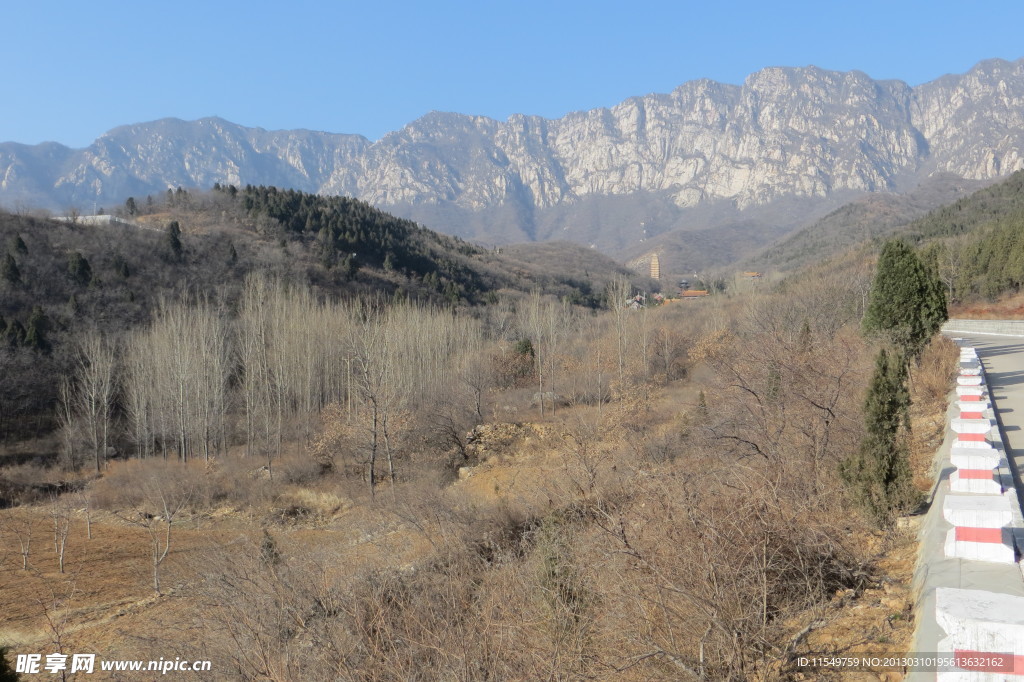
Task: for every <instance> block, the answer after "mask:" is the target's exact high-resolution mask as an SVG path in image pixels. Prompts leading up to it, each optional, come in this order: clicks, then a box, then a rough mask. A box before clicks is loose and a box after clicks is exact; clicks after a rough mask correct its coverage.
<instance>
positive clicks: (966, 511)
mask: <svg viewBox="0 0 1024 682" xmlns="http://www.w3.org/2000/svg"><path fill="white" fill-rule="evenodd" d="M1011 495H1013V493H1010V494H1007V495H1000V496H999V497H989V496H985V497H981V496H976V495H946V496H945V498H943V500H942V518H944V519H946V520H947V521H949V522H950V523H952V524H953V525H954V526H957V527H963V528H1002V527H1003V526H1008V525H1009V524H1010V523H1011V522H1012V521H1013V510H1012V507H1011V506H1010V504H1011V500H1010V496H1011Z"/></svg>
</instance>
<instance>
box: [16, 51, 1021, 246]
mask: <svg viewBox="0 0 1024 682" xmlns="http://www.w3.org/2000/svg"><path fill="white" fill-rule="evenodd" d="M1022 149H1024V60H1021V61H1016V62H1006V61H1002V60H991V61H985V62H981V63H980V64H978V65H977V66H975V67H974V68H973V69H972V70H971V71H970V72H968V73H966V74H963V75H949V76H943V77H942V78H939V79H938V80H935V81H932V82H930V83H926V84H924V85H921V86H918V87H910V86H909V85H907V84H906V83H903V82H900V81H875V80H872V79H871V78H869V77H868V76H866V75H865V74H863V73H860V72H858V71H851V72H847V73H840V72H834V71H824V70H822V69H818V68H815V67H806V68H767V69H764V70H762V71H759V72H757V73H755V74H753V75H751V76H750V77H748V78H747V79H746V81H745V82H744V83H743V85H726V84H721V83H716V82H713V81H708V80H699V81H693V82H689V83H686V84H684V85H681V86H680V87H678V88H677V89H676V90H674V91H673V92H672V93H670V94H655V95H647V96H644V97H635V98H631V99H629V100H626V101H625V102H623V103H621V104H619V105H617V106H615V107H612V108H611V109H595V110H591V111H585V112H577V113H571V114H568V115H566V116H564V117H562V118H560V119H554V120H551V119H543V118H540V117H536V116H523V115H515V116H512V117H511V118H509V119H508V120H507V121H504V122H501V121H496V120H493V119H489V118H485V117H481V116H466V115H462V114H445V113H431V114H428V115H427V116H424V117H423V118H420V119H418V120H416V121H413V122H412V123H410V124H409V125H407V126H405V127H404V128H402V129H401V130H398V131H395V132H392V133H389V134H388V135H386V136H385V137H383V138H382V139H380V140H378V141H377V142H370V141H369V140H367V139H366V138H364V137H361V136H358V135H337V134H328V133H320V132H311V131H305V130H299V131H266V130H262V129H258V128H244V127H242V126H238V125H235V124H232V123H229V122H227V121H224V120H221V119H216V118H208V119H202V120H199V121H195V122H184V121H180V120H176V119H164V120H161V121H156V122H152V123H144V124H138V125H131V126H124V127H120V128H115V129H114V130H112V131H110V132H109V133H107V134H105V135H103V136H102V137H100V138H99V139H98V140H96V142H94V143H93V144H92V145H91V146H89V147H88V148H86V149H80V150H72V149H68V148H66V147H63V146H61V145H58V144H54V143H48V144H42V145H37V146H26V145H20V144H15V143H4V144H0V203H3V204H4V205H7V206H8V207H14V206H17V205H29V206H43V207H49V208H53V209H63V208H65V207H68V206H78V207H80V208H82V209H84V210H89V209H91V208H92V206H93V204H94V202H97V203H98V204H99V205H100V206H108V207H110V206H113V205H115V204H119V203H121V202H122V201H123V200H124V199H125V198H126V197H128V196H130V195H133V196H136V197H144V196H145V195H146V194H151V193H155V192H161V191H166V189H167V188H169V187H177V186H179V185H181V186H185V187H209V186H211V185H212V184H213V183H214V182H221V183H231V184H236V185H244V184H272V185H277V186H280V187H292V188H296V189H302V190H305V191H310V192H320V193H327V194H337V193H340V194H347V195H352V196H356V197H359V198H362V199H365V200H367V201H369V202H371V203H373V204H375V205H377V206H380V207H383V208H385V209H387V210H389V211H391V212H393V213H396V214H398V215H402V216H405V217H410V218H413V219H416V220H419V221H420V222H423V223H425V224H427V225H428V226H431V227H434V228H436V229H440V230H442V231H446V232H449V233H454V234H458V235H461V236H464V237H471V238H478V239H483V240H489V241H496V242H508V241H523V240H547V239H553V238H558V239H571V240H574V241H578V242H581V243H594V244H597V245H598V246H600V247H602V248H605V249H608V250H619V251H623V250H625V251H630V250H632V251H636V250H637V249H642V248H644V246H643V245H642V240H646V239H651V238H654V237H656V236H658V235H664V234H665V233H668V232H671V231H682V232H695V231H696V232H706V231H707V230H709V229H712V228H717V227H719V226H729V227H730V229H731V230H732V232H735V231H736V230H737V229H738V230H739V231H740V232H741V233H743V234H748V235H749V242H750V244H749V246H756V245H757V243H761V244H763V243H765V242H766V241H768V240H769V239H771V238H773V237H775V236H778V235H779V234H781V233H783V232H785V231H787V230H790V229H792V228H794V227H796V226H797V225H798V224H800V222H801V220H802V219H804V218H808V217H811V216H812V215H815V212H817V215H821V214H823V213H824V212H827V210H828V209H829V208H831V207H834V206H835V205H837V203H838V202H839V201H840V200H844V199H848V198H851V197H853V196H856V195H858V194H862V193H864V192H874V191H880V190H888V191H893V190H901V189H904V188H909V187H913V186H915V185H917V184H918V183H919V182H921V181H922V180H923V179H924V178H927V177H928V176H930V175H932V174H934V173H950V174H954V175H956V176H959V177H961V178H966V179H969V180H984V179H991V178H995V177H999V176H1002V175H1006V174H1008V173H1010V172H1012V171H1014V170H1017V169H1019V168H1022V167H1024V161H1022V156H1024V151H1022ZM780 202H781V203H780ZM778 206H785V207H786V208H785V210H780V209H779V208H777V207H778ZM773 207H775V208H773ZM695 209H696V210H695ZM762 215H763V216H768V218H766V220H767V222H768V224H767V225H765V224H763V223H764V222H765V221H764V220H760V219H755V218H757V216H762ZM743 216H746V217H745V218H744V217H743ZM744 226H746V227H744ZM755 228H756V229H755ZM711 234H713V233H711Z"/></svg>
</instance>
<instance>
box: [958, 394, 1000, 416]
mask: <svg viewBox="0 0 1024 682" xmlns="http://www.w3.org/2000/svg"><path fill="white" fill-rule="evenodd" d="M972 398H973V400H972ZM956 406H957V408H958V409H959V410H960V411H962V412H984V411H985V410H991V409H992V404H991V403H990V402H989V401H988V399H987V398H984V397H982V396H980V395H965V396H960V400H957V401H956Z"/></svg>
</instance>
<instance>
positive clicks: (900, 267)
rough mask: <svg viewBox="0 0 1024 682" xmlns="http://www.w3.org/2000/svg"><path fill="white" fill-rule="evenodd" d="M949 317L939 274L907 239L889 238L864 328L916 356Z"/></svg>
mask: <svg viewBox="0 0 1024 682" xmlns="http://www.w3.org/2000/svg"><path fill="white" fill-rule="evenodd" d="M947 317H948V315H947V312H946V294H945V291H944V290H943V287H942V283H941V282H940V281H939V279H938V277H936V276H935V274H934V273H933V272H930V271H929V270H928V269H927V268H925V267H924V265H923V264H922V263H921V260H920V259H919V258H918V257H917V254H916V253H915V252H914V250H913V249H912V248H911V247H910V246H908V245H907V244H906V243H905V242H903V241H902V240H900V239H891V240H889V241H888V242H886V244H885V246H884V247H883V248H882V254H881V255H880V256H879V258H878V269H877V270H876V272H875V279H874V281H873V282H872V284H871V295H870V298H869V301H868V308H867V310H866V311H865V313H864V320H863V326H864V331H865V332H866V333H868V334H873V335H880V336H883V337H885V338H886V339H887V340H889V341H891V342H892V343H893V344H895V345H896V346H897V347H898V348H900V349H901V350H902V351H903V352H904V353H905V354H906V355H907V356H908V357H911V358H916V357H917V356H919V355H920V354H921V351H922V350H924V347H925V345H926V344H927V343H928V340H929V339H931V337H932V336H933V335H934V334H935V333H936V332H938V331H939V328H940V327H941V326H942V323H943V322H945V321H946V319H947Z"/></svg>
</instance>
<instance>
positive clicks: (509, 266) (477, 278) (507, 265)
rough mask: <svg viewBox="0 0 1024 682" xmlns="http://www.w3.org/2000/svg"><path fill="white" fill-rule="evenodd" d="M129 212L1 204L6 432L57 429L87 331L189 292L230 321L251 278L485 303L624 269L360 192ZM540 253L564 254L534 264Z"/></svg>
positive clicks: (0, 392) (443, 302) (593, 302)
mask: <svg viewBox="0 0 1024 682" xmlns="http://www.w3.org/2000/svg"><path fill="white" fill-rule="evenodd" d="M117 213H118V214H119V215H120V216H121V218H122V219H123V220H124V221H127V222H129V223H132V224H134V225H135V226H134V227H133V226H129V225H126V224H124V223H116V222H115V223H111V224H106V225H104V224H92V223H88V222H87V221H86V220H85V219H82V218H79V217H77V216H73V217H72V219H71V220H69V221H67V222H57V221H53V220H48V219H43V218H37V217H31V216H28V215H19V214H12V213H0V249H2V250H0V337H2V338H3V340H4V343H3V344H2V348H0V374H2V375H3V376H4V377H5V381H4V382H3V385H2V387H0V441H9V440H10V439H11V438H17V437H22V436H26V435H36V436H38V435H42V434H44V433H46V432H47V431H49V430H51V429H52V428H53V427H54V422H53V408H54V406H55V404H56V399H57V389H58V384H57V379H58V377H59V376H61V375H62V374H67V373H69V372H70V371H71V369H72V368H73V367H74V365H75V363H76V362H77V360H76V357H77V351H76V344H77V343H78V341H79V340H80V339H81V338H83V336H84V334H85V333H86V332H89V331H93V330H95V331H98V332H100V333H102V334H105V335H108V336H112V337H113V336H117V335H121V334H124V333H126V332H128V331H130V330H132V329H134V328H136V327H138V326H139V325H141V324H144V323H148V322H149V321H150V320H151V319H152V318H153V315H154V313H155V311H156V310H157V309H158V308H160V306H161V305H168V304H172V303H176V302H179V301H194V302H200V301H201V302H203V304H204V305H207V306H209V307H210V308H212V309H213V310H216V311H219V313H218V314H221V315H223V316H226V317H228V318H231V317H233V316H235V315H237V310H238V306H239V304H240V301H241V298H242V291H243V287H244V282H245V280H246V277H247V276H249V275H250V274H252V273H256V272H259V273H264V274H266V275H268V276H271V277H273V278H276V279H279V280H281V281H287V282H290V283H292V284H295V285H301V286H305V287H309V290H310V292H311V295H312V296H313V297H314V298H316V299H320V300H322V299H324V298H325V297H331V298H336V299H342V300H353V299H355V298H357V297H363V298H365V297H371V298H386V299H392V298H398V299H412V300H417V301H420V302H423V303H432V304H434V305H438V306H479V305H493V304H495V303H497V302H498V301H499V299H500V298H501V297H502V295H503V294H502V293H501V292H511V294H512V295H522V293H523V292H527V291H530V290H532V289H534V288H537V289H540V290H542V291H544V292H546V293H550V294H553V295H555V296H558V297H563V298H565V299H566V300H569V301H571V302H573V303H577V304H582V305H587V306H591V307H593V306H598V305H600V304H601V297H602V295H603V291H604V287H605V285H606V284H607V282H608V281H610V279H611V278H612V277H614V276H616V275H618V274H622V273H624V272H625V270H623V269H622V268H620V267H618V266H617V265H615V264H614V263H613V262H612V261H610V260H609V259H606V258H603V257H601V256H599V255H598V254H596V253H594V252H593V251H590V250H587V249H584V248H583V247H579V246H571V245H567V244H566V245H547V246H540V245H537V246H536V247H524V249H525V251H523V252H522V253H520V252H519V251H517V254H518V255H516V256H514V257H512V258H508V257H506V256H504V255H502V254H499V253H496V252H494V251H490V250H487V249H482V248H480V247H477V246H473V245H471V244H468V243H466V242H464V241H462V240H459V239H457V238H451V237H446V236H444V235H440V234H438V233H436V232H433V231H431V230H426V229H424V228H422V227H420V226H418V225H416V224H415V223H412V222H410V221H407V220H402V219H398V218H395V217H393V216H390V215H388V214H386V213H383V212H381V211H378V210H377V209H374V208H372V207H371V206H369V205H368V204H366V203H364V202H361V201H357V200H354V199H348V198H345V197H319V196H315V195H311V194H304V193H301V192H294V191H280V190H277V189H275V188H269V187H246V188H243V189H241V190H239V189H236V188H234V187H220V186H218V187H217V188H216V189H215V190H214V191H212V192H209V193H189V192H185V191H183V190H180V189H179V190H177V191H173V192H172V191H169V192H168V193H167V195H166V196H160V197H157V198H153V197H149V198H147V199H140V200H138V201H136V200H135V199H134V198H132V199H129V200H128V201H127V202H126V205H125V206H124V207H120V208H119V209H118V211H117ZM531 248H536V249H537V253H538V254H541V253H544V254H547V253H548V252H550V251H552V250H554V251H555V252H556V253H557V254H558V255H557V256H556V257H554V258H552V256H551V255H550V254H549V255H546V256H545V257H544V258H540V259H535V258H534V257H533V255H532V254H531V252H530V249H531ZM545 259H546V262H545ZM535 260H536V261H537V262H535ZM552 263H557V266H555V267H552Z"/></svg>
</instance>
